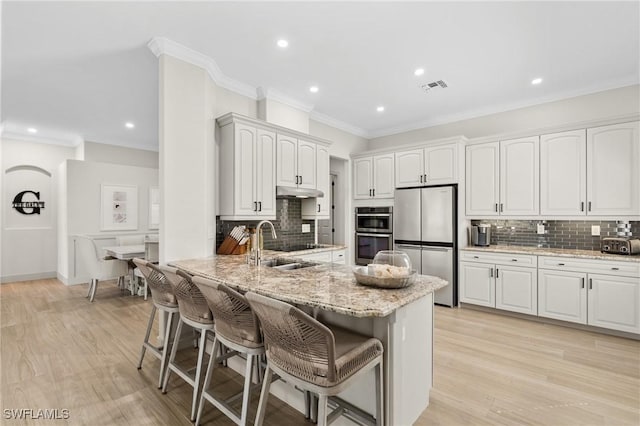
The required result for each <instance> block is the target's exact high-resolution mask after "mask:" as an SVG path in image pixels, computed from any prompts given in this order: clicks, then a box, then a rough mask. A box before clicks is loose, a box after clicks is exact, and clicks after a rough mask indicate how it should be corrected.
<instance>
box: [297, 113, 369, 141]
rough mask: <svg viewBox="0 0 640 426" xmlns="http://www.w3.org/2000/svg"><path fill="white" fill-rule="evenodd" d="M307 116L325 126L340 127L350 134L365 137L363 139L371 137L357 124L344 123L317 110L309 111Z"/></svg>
mask: <svg viewBox="0 0 640 426" xmlns="http://www.w3.org/2000/svg"><path fill="white" fill-rule="evenodd" d="M309 118H310V119H312V120H314V121H317V122H319V123H322V124H326V125H327V126H331V127H335V128H336V129H340V130H343V131H345V132H347V133H351V134H352V135H356V136H360V137H361V138H365V139H370V138H371V134H370V133H369V132H367V131H366V130H365V129H362V128H360V127H357V126H353V125H351V124H349V123H345V122H344V121H340V120H337V119H335V118H333V117H330V116H328V115H326V114H322V113H320V112H317V111H311V113H310V114H309Z"/></svg>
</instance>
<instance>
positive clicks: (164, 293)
mask: <svg viewBox="0 0 640 426" xmlns="http://www.w3.org/2000/svg"><path fill="white" fill-rule="evenodd" d="M133 263H135V265H136V266H137V267H138V269H139V270H140V272H142V275H143V276H144V278H145V280H146V281H147V284H148V286H149V287H150V288H151V298H152V300H153V307H152V308H151V315H150V316H149V323H148V324H147V332H146V333H145V335H144V341H143V342H142V352H141V353H140V361H139V362H138V370H140V369H141V368H142V361H143V360H144V355H145V353H146V351H147V349H148V350H149V352H151V354H153V355H154V356H155V357H156V358H158V359H159V360H160V375H159V377H158V388H161V387H162V380H163V379H164V372H165V368H166V366H167V354H168V352H169V345H170V343H171V341H170V339H171V331H172V328H173V323H174V321H173V318H174V314H179V309H178V301H177V300H176V296H175V295H174V294H173V290H172V288H171V285H170V284H169V280H168V279H167V277H166V276H165V275H164V274H163V273H162V271H160V270H159V269H158V267H157V266H155V265H153V264H152V263H149V262H147V261H146V260H143V259H138V258H135V259H133ZM157 310H160V311H162V312H165V313H166V314H167V323H166V327H165V331H164V341H163V344H162V347H157V346H154V345H152V344H151V343H149V335H150V334H151V328H152V327H153V320H154V318H155V316H156V311H157Z"/></svg>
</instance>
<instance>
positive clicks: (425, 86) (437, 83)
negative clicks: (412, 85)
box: [418, 80, 449, 93]
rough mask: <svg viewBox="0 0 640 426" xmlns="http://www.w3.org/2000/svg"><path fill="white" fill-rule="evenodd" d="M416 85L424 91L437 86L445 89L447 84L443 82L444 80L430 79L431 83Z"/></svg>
mask: <svg viewBox="0 0 640 426" xmlns="http://www.w3.org/2000/svg"><path fill="white" fill-rule="evenodd" d="M418 87H420V88H421V89H422V90H424V91H425V93H426V92H428V91H430V90H431V89H437V88H438V87H441V88H443V89H446V88H447V87H449V86H448V85H447V83H445V82H444V80H438V81H432V82H431V83H425V84H420V85H419V86H418Z"/></svg>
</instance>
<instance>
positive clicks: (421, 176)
mask: <svg viewBox="0 0 640 426" xmlns="http://www.w3.org/2000/svg"><path fill="white" fill-rule="evenodd" d="M423 177H424V175H420V183H422V178H423Z"/></svg>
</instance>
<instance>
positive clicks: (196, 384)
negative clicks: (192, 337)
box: [191, 330, 207, 421]
mask: <svg viewBox="0 0 640 426" xmlns="http://www.w3.org/2000/svg"><path fill="white" fill-rule="evenodd" d="M206 345H207V331H206V330H200V348H199V349H198V364H197V365H196V376H195V378H194V383H193V400H192V401H191V421H194V420H195V419H196V409H197V408H198V391H199V390H200V375H201V372H202V359H203V358H204V349H205V346H206Z"/></svg>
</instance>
